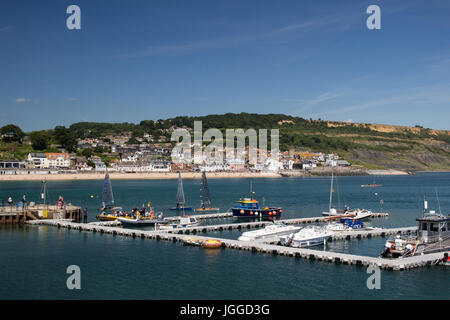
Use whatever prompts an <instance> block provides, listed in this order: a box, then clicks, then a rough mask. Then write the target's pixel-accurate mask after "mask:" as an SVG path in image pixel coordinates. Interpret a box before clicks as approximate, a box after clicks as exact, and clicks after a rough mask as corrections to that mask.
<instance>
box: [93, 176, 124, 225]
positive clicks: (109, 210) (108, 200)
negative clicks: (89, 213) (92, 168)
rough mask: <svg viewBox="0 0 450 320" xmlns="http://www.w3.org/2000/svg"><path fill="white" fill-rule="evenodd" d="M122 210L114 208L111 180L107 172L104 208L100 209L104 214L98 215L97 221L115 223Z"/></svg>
mask: <svg viewBox="0 0 450 320" xmlns="http://www.w3.org/2000/svg"><path fill="white" fill-rule="evenodd" d="M121 209H122V208H120V207H115V206H114V195H113V192H112V186H111V180H110V179H109V173H108V170H106V174H105V182H104V183H103V193H102V207H101V208H100V210H101V211H102V212H101V213H100V214H99V215H97V219H98V220H101V221H115V220H117V216H118V213H119V212H120V210H121Z"/></svg>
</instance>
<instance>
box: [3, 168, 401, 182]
mask: <svg viewBox="0 0 450 320" xmlns="http://www.w3.org/2000/svg"><path fill="white" fill-rule="evenodd" d="M353 171H354V170H348V169H347V168H345V169H344V170H342V169H341V170H339V171H337V172H335V174H339V175H353V174H354V173H355V172H356V173H359V174H360V175H407V174H408V173H407V172H405V171H400V170H367V171H364V172H361V171H354V172H353ZM328 173H329V175H331V171H329V172H328V171H326V170H316V171H314V173H313V174H312V175H311V174H310V173H306V172H304V171H295V172H293V171H289V172H280V173H276V172H208V173H207V176H208V179H214V178H220V179H225V178H282V177H309V176H317V175H320V176H322V175H326V174H328ZM109 175H110V178H111V179H114V180H154V179H178V173H176V172H142V173H119V172H110V173H109ZM182 176H183V179H200V178H201V173H200V172H183V173H182ZM104 178H105V173H104V172H95V173H91V172H90V173H60V174H2V175H0V181H41V180H48V181H56V180H102V179H104Z"/></svg>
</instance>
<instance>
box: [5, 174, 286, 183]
mask: <svg viewBox="0 0 450 320" xmlns="http://www.w3.org/2000/svg"><path fill="white" fill-rule="evenodd" d="M201 175H202V174H201V173H200V172H183V173H182V176H183V179H201ZM207 175H208V179H214V178H280V177H281V175H280V174H278V173H271V172H208V173H207ZM109 176H110V178H111V179H112V180H152V179H178V173H176V172H145V173H117V172H110V173H109ZM104 178H105V173H103V172H98V173H78V174H77V173H64V174H15V175H14V174H4V175H0V181H37V180H38V181H41V180H44V179H45V180H48V181H55V180H102V179H104Z"/></svg>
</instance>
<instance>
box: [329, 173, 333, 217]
mask: <svg viewBox="0 0 450 320" xmlns="http://www.w3.org/2000/svg"><path fill="white" fill-rule="evenodd" d="M333 179H334V172H333V169H331V186H330V205H329V208H328V209H329V211H331V202H332V201H333Z"/></svg>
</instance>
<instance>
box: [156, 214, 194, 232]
mask: <svg viewBox="0 0 450 320" xmlns="http://www.w3.org/2000/svg"><path fill="white" fill-rule="evenodd" d="M198 224H199V222H198V221H197V219H196V218H195V217H189V216H186V217H180V221H179V222H178V223H173V224H167V225H163V226H158V229H159V230H171V229H180V228H187V227H193V226H196V225H198Z"/></svg>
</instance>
